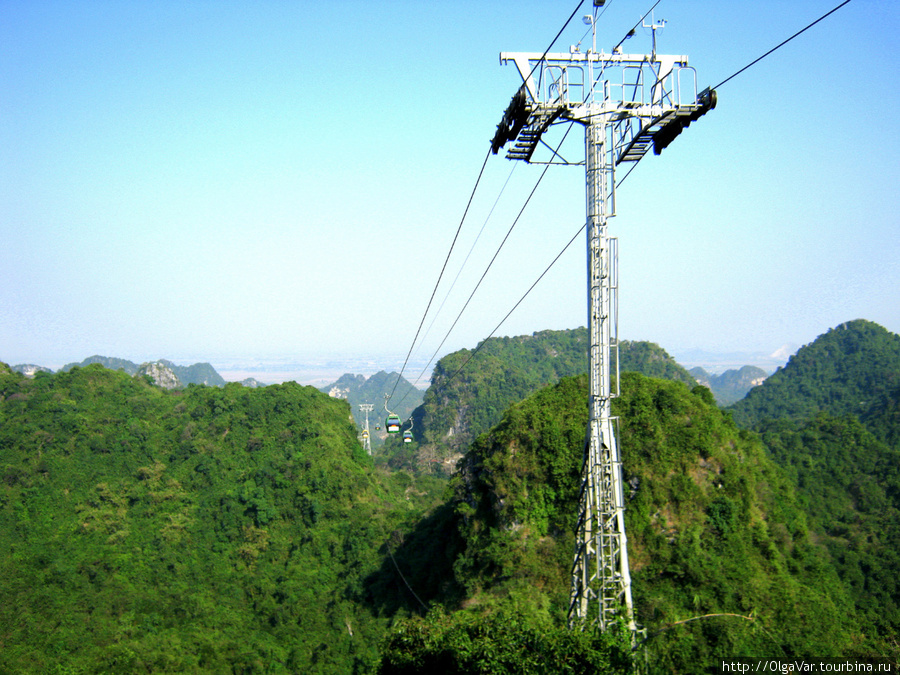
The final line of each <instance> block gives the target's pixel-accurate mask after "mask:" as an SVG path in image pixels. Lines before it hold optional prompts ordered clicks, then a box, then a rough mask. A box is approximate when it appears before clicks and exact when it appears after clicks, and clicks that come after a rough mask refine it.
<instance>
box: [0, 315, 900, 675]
mask: <svg viewBox="0 0 900 675" xmlns="http://www.w3.org/2000/svg"><path fill="white" fill-rule="evenodd" d="M585 341H586V334H585V333H584V330H583V329H581V330H580V331H560V332H556V331H548V332H546V333H539V334H535V335H534V336H532V337H525V338H502V339H500V340H498V341H496V342H493V341H489V342H488V343H486V344H485V346H484V349H482V351H481V352H479V354H478V355H477V356H476V360H473V362H472V363H471V364H470V365H469V366H468V367H467V368H466V370H465V371H463V372H462V373H460V375H459V376H458V377H455V378H453V379H452V380H451V381H450V383H449V385H448V384H447V378H449V377H450V376H451V375H452V374H453V373H454V372H455V371H456V370H457V369H458V368H459V366H460V365H461V363H462V362H464V361H465V360H466V359H468V357H469V356H470V355H471V352H465V351H463V352H458V353H456V354H452V355H450V356H448V357H446V358H445V359H443V360H442V361H441V363H440V364H439V370H438V371H436V375H435V383H434V384H433V386H432V388H431V390H429V392H428V395H427V396H426V399H425V403H424V405H423V406H422V407H420V408H419V409H418V410H417V413H416V414H418V415H419V416H420V417H419V419H418V421H417V422H416V424H417V426H416V435H417V442H416V443H412V444H407V445H404V444H402V443H399V442H395V444H394V447H393V448H391V447H390V445H389V446H388V449H389V450H391V452H386V453H384V454H383V455H382V458H381V459H382V460H383V462H382V463H381V464H380V465H379V466H375V465H373V462H372V458H369V457H367V456H366V455H365V454H364V453H363V452H362V449H361V447H360V444H359V442H358V440H357V436H356V434H357V429H356V428H355V426H354V424H353V422H352V419H351V415H350V413H351V411H350V408H349V406H348V404H347V402H346V401H343V400H338V399H333V398H329V397H328V396H326V395H325V394H323V393H321V392H319V391H317V390H315V389H313V388H312V387H302V386H299V385H297V384H295V383H288V384H284V385H277V386H270V387H266V388H261V389H248V388H244V387H241V386H240V385H237V384H229V385H226V386H224V387H221V388H216V387H207V386H189V387H187V388H185V389H182V390H178V391H164V390H162V389H160V388H158V387H156V386H154V385H152V384H151V383H150V382H149V380H148V378H145V377H141V376H137V377H129V376H128V375H127V374H126V373H124V372H114V371H111V370H108V369H104V368H102V367H100V366H99V365H89V366H86V367H76V368H73V369H71V370H70V371H69V372H61V373H57V374H49V373H38V374H37V375H36V376H35V377H34V378H33V379H28V378H26V377H24V376H22V375H20V374H17V373H14V372H12V371H11V370H10V369H9V368H8V367H6V366H5V365H3V364H0V569H2V570H3V583H2V584H0V673H5V672H10V673H94V672H111V673H112V672H122V673H126V672H127V673H131V672H136V671H137V672H141V671H148V672H233V673H256V672H259V673H263V672H268V673H293V672H316V673H348V672H360V673H368V672H382V673H414V672H428V671H435V672H441V671H442V672H460V673H462V672H493V673H525V672H535V673H540V672H572V673H579V672H607V673H626V672H633V668H634V665H635V664H644V665H645V670H647V671H649V672H659V673H696V672H706V671H708V670H709V669H710V668H713V667H715V666H717V665H718V664H719V662H720V659H721V658H722V657H723V656H737V655H741V656H765V657H772V656H778V657H788V658H803V657H822V656H850V657H852V656H871V655H880V656H889V657H891V658H892V659H893V660H894V661H895V662H896V661H897V659H898V656H900V654H898V649H897V644H898V627H900V623H898V622H900V591H898V585H897V581H896V570H897V569H898V567H900V554H898V553H897V551H900V525H898V523H900V448H898V445H897V441H898V438H900V433H898V430H900V426H898V421H900V406H898V381H900V368H898V362H897V360H896V359H895V356H896V355H897V354H900V351H897V349H896V348H897V342H898V338H897V336H894V335H892V334H890V333H888V332H887V331H884V329H881V328H880V327H878V326H875V325H874V324H870V323H868V322H850V323H849V324H844V325H843V326H841V327H839V328H837V329H835V330H833V331H830V332H829V333H828V334H826V335H824V336H822V337H821V338H819V340H817V341H816V342H814V343H813V344H812V345H809V346H807V347H804V349H803V350H801V352H800V353H798V355H797V356H796V357H794V358H793V359H792V360H791V362H790V363H789V364H788V366H787V367H785V368H784V369H783V370H782V371H779V373H776V375H777V377H776V376H772V378H770V380H769V381H767V382H766V383H764V384H763V385H761V386H760V387H757V388H756V389H754V390H753V391H752V392H751V393H750V395H748V397H747V400H746V401H744V402H742V403H739V404H738V405H737V406H735V407H734V408H733V412H731V411H723V410H721V409H720V408H718V407H717V405H716V403H715V401H714V398H713V395H712V393H711V392H710V390H709V389H707V388H705V387H702V386H694V385H692V384H691V382H692V378H691V377H690V375H688V374H687V373H686V372H684V371H683V369H681V368H680V367H678V366H677V364H674V362H672V361H671V359H670V358H669V357H668V355H666V354H665V352H663V351H662V350H661V349H659V348H658V347H656V346H655V345H650V344H648V343H623V345H622V349H621V362H622V363H621V371H622V374H621V376H620V384H621V397H619V398H617V399H615V401H614V412H615V413H616V414H617V415H619V417H620V420H621V425H620V446H621V450H622V454H623V466H624V473H625V475H624V479H625V485H626V505H627V511H626V525H627V531H628V538H629V555H630V562H631V573H632V578H633V582H634V586H633V590H634V600H635V609H636V616H637V620H638V622H639V623H640V624H641V625H642V626H643V627H644V629H645V632H644V633H643V634H642V635H641V636H640V637H639V639H638V642H637V644H636V645H634V646H632V644H631V641H630V637H629V635H628V634H627V632H625V631H624V630H623V629H622V628H621V627H619V628H617V629H615V630H612V631H610V632H608V633H607V634H598V633H595V632H591V631H588V632H583V633H582V632H578V631H576V632H572V631H569V630H568V629H567V628H566V626H565V620H566V611H567V605H568V594H569V584H570V579H569V570H570V565H571V557H572V551H573V548H574V529H575V519H576V517H577V505H576V501H577V492H578V488H579V481H580V468H581V460H582V446H583V441H584V430H585V427H586V423H587V407H586V399H587V378H586V377H585V376H583V375H581V376H578V375H577V373H578V372H579V358H581V359H582V361H581V363H583V364H584V365H583V369H586V355H585V354H584V352H583V349H584V347H585ZM569 370H571V371H574V373H572V374H575V375H576V376H575V377H569V376H568V375H567V371H569ZM633 370H643V371H646V372H650V373H653V374H654V378H650V377H646V376H644V375H641V374H638V373H636V372H628V371H633ZM660 378H668V379H660ZM548 384H549V385H550V386H546V385H548ZM442 387H443V389H442ZM773 391H774V392H775V393H772V392H773ZM523 392H524V393H523ZM779 396H780V397H782V398H783V401H784V405H783V406H779V405H778V400H779ZM516 397H518V398H516ZM429 406H431V407H429ZM484 406H487V407H488V408H487V409H488V410H489V412H486V411H485V410H484V409H483V407H484ZM852 406H855V407H852ZM848 407H851V409H849V410H847V409H845V408H848ZM429 416H430V417H429ZM414 417H415V416H414ZM732 417H734V419H735V420H738V421H740V423H741V424H742V425H744V427H745V428H744V429H741V428H740V427H739V426H736V423H735V422H734V421H732ZM428 420H430V424H431V426H428V425H426V424H425V423H424V422H425V421H428ZM441 425H448V426H444V427H442V426H441ZM750 427H752V428H750ZM451 430H452V433H450V432H451ZM476 431H477V432H478V433H476ZM464 438H468V440H466V441H465V442H463V440H464ZM434 439H437V441H435V440H434ZM392 440H393V439H392ZM451 440H452V441H453V442H452V443H450V441H451ZM451 451H452V452H454V453H457V456H459V457H461V458H462V460H461V461H460V462H459V464H458V470H457V471H456V472H455V474H454V475H453V477H452V479H451V480H450V482H449V485H448V483H447V481H446V480H445V479H441V478H437V477H433V476H431V475H429V472H427V471H424V472H423V471H421V470H420V469H421V468H422V464H423V459H424V460H426V461H428V460H429V459H433V460H435V463H440V464H441V466H444V467H451V466H452V464H451V463H448V462H446V459H447V457H448V456H451V455H450V454H449V453H450V452H451ZM429 453H430V455H429ZM403 467H409V468H411V469H415V470H406V469H404V468H403Z"/></svg>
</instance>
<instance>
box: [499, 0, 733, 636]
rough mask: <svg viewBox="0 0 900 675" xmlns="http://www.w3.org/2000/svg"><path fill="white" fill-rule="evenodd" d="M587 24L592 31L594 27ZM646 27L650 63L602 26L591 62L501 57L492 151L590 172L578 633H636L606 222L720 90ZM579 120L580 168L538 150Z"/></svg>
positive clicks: (573, 601)
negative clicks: (504, 93) (643, 169)
mask: <svg viewBox="0 0 900 675" xmlns="http://www.w3.org/2000/svg"><path fill="white" fill-rule="evenodd" d="M597 4H598V3H597V2H596V0H595V5H597ZM599 4H602V3H599ZM585 22H586V23H590V24H592V25H593V24H594V23H595V20H594V17H593V16H590V15H588V16H586V17H585ZM645 27H646V28H651V29H652V30H653V50H652V53H651V54H649V55H644V54H641V55H634V54H623V53H622V51H621V49H620V48H619V45H617V46H616V48H614V49H613V53H612V54H604V53H603V52H599V53H598V52H597V51H596V26H594V38H593V45H594V47H593V48H592V49H589V50H588V51H587V52H581V51H579V48H578V47H572V48H571V49H570V51H569V53H568V54H553V53H547V54H538V53H501V54H500V62H501V64H505V63H508V62H512V63H514V64H515V65H516V67H517V68H518V71H519V74H520V75H521V76H522V81H523V84H522V86H521V87H520V88H519V90H518V92H517V93H516V95H515V96H513V99H512V101H511V102H510V105H509V107H508V108H507V110H506V112H505V114H504V116H503V119H502V120H501V122H500V124H499V125H498V127H497V133H496V134H495V136H494V138H493V141H492V143H491V148H492V150H493V151H494V153H497V152H498V151H499V149H500V148H501V147H503V146H504V145H505V144H506V143H507V142H513V145H512V146H511V147H510V148H509V149H508V150H507V157H508V158H509V159H515V160H523V161H526V162H530V163H544V164H546V163H552V164H573V163H574V164H583V165H584V166H585V183H586V213H587V222H586V230H587V267H588V274H587V291H588V332H589V334H590V378H589V379H590V399H589V409H590V410H589V421H588V429H587V433H586V438H585V447H584V460H583V468H582V485H581V496H580V506H579V511H580V512H579V519H578V526H577V532H576V545H575V554H574V561H573V565H572V590H571V597H570V604H569V625H570V627H572V628H578V627H586V626H590V625H598V626H599V627H600V628H601V629H602V630H606V629H607V628H608V627H609V626H610V625H611V623H612V622H613V621H614V620H615V619H616V618H617V617H619V616H621V617H622V618H623V619H624V621H625V623H626V625H628V627H629V628H630V629H631V630H632V631H634V630H635V622H634V614H633V609H632V600H631V575H630V572H629V567H628V547H627V540H626V536H625V504H624V490H623V486H622V480H623V479H622V463H621V459H620V456H619V449H618V446H617V444H616V433H615V425H616V422H617V420H616V418H614V417H613V416H612V412H611V402H612V399H613V398H614V397H615V396H616V395H617V394H618V391H617V386H618V377H617V375H618V336H617V299H616V297H617V295H616V294H617V288H618V282H617V274H616V265H617V258H618V256H617V246H616V240H615V239H614V238H611V237H610V236H609V234H608V221H609V219H610V218H612V217H613V216H614V215H615V190H616V180H615V176H616V168H617V167H618V166H620V165H621V164H623V163H632V164H633V163H635V162H638V161H639V160H640V159H641V158H642V157H643V156H644V155H645V154H646V152H647V151H648V150H649V149H650V147H653V149H654V152H655V153H656V154H659V153H660V152H661V151H662V149H663V148H665V147H666V146H667V145H668V144H669V143H670V142H671V141H672V140H673V139H674V138H675V137H676V136H677V135H678V134H680V133H681V131H682V130H683V129H684V128H685V127H687V126H688V125H689V124H690V123H691V122H692V121H694V120H696V119H698V118H699V117H700V116H701V115H703V114H704V113H706V112H707V111H708V110H710V109H711V108H713V107H715V103H716V95H715V92H714V91H710V90H708V89H707V90H704V91H703V92H701V93H700V94H698V93H697V79H696V72H695V71H694V70H693V69H692V68H690V67H689V66H688V63H687V57H686V56H658V55H657V54H656V33H655V31H656V29H657V28H658V27H659V25H656V24H652V25H649V26H645ZM623 42H624V40H623ZM620 45H621V43H620ZM571 122H577V123H579V124H581V125H583V126H584V129H585V157H584V161H583V162H582V161H578V162H568V161H566V160H564V159H563V158H562V157H561V155H560V154H559V153H558V149H557V150H554V149H552V148H550V146H549V145H546V144H545V143H544V142H543V140H542V136H543V134H544V133H545V132H547V131H548V130H549V129H550V128H551V127H552V126H554V125H559V124H569V123H571ZM539 143H540V144H544V145H546V147H547V148H550V149H551V153H552V155H551V156H550V157H549V158H548V159H546V160H545V161H539V160H536V159H535V158H534V154H535V150H536V149H537V148H538V144H539Z"/></svg>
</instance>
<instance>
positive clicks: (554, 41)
mask: <svg viewBox="0 0 900 675" xmlns="http://www.w3.org/2000/svg"><path fill="white" fill-rule="evenodd" d="M583 4H584V0H580V1H579V3H578V5H577V6H576V7H575V9H574V10H573V11H572V13H571V14H570V15H569V18H568V19H566V22H565V23H564V24H563V26H562V28H560V29H559V32H558V33H557V34H556V37H554V38H553V40H552V41H551V42H550V45H549V46H548V47H547V49H545V50H544V54H543V56H541V61H543V60H544V59H545V58H546V56H547V54H548V53H549V52H550V50H551V49H553V45H554V44H556V41H557V40H558V39H559V37H560V35H562V34H563V31H564V30H565V29H566V27H567V26H568V25H569V23H570V22H571V21H572V19H573V18H574V16H575V15H576V14H577V13H578V10H579V9H581V6H582V5H583ZM538 63H540V61H538ZM535 68H537V64H535V66H534V68H532V69H531V72H532V73H534V69H535ZM490 155H491V151H490V150H488V153H487V156H486V157H485V158H484V163H483V164H482V165H481V171H479V172H478V178H477V179H476V180H475V186H474V187H473V188H472V194H471V195H470V196H469V202H468V203H467V204H466V209H465V211H464V212H463V217H462V219H461V220H460V222H459V227H458V228H457V230H456V235H455V236H454V237H453V242H452V243H451V244H450V250H449V251H448V252H447V258H446V259H445V260H444V266H443V267H442V268H441V273H440V275H438V280H437V283H435V285H434V290H433V291H432V292H431V298H430V299H429V300H428V305H427V306H426V307H425V312H424V313H423V314H422V320H421V321H420V322H419V327H418V328H417V329H416V335H415V337H413V341H412V344H411V345H410V347H409V351H408V352H407V353H406V359H405V360H404V361H403V366H402V367H401V368H400V376H401V377H402V376H403V373H404V372H405V371H406V366H407V364H408V363H409V357H410V355H411V354H412V350H413V348H414V347H415V346H416V340H418V338H419V333H420V332H421V330H422V324H424V323H425V317H427V316H428V310H429V309H430V308H431V303H432V301H433V300H434V295H435V293H436V292H437V289H438V286H439V285H440V283H441V278H442V277H443V275H444V270H445V269H446V268H447V262H448V261H449V260H450V255H451V254H452V253H453V247H454V245H455V244H456V239H457V237H459V232H460V230H461V229H462V225H463V222H465V219H466V214H467V213H468V211H469V207H470V206H471V205H472V199H473V198H474V196H475V191H476V190H477V189H478V184H479V183H480V182H481V176H482V175H483V174H484V167H485V165H487V160H488V157H490ZM399 382H400V378H399V377H398V378H397V382H395V383H394V388H393V389H392V390H391V393H390V396H388V398H389V399H390V398H392V397H393V396H394V392H395V391H397V384H399Z"/></svg>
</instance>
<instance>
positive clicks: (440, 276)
mask: <svg viewBox="0 0 900 675" xmlns="http://www.w3.org/2000/svg"><path fill="white" fill-rule="evenodd" d="M490 156H491V151H490V149H488V151H487V154H486V155H485V156H484V162H482V164H481V170H480V171H479V172H478V178H476V179H475V185H474V187H473V188H472V193H471V194H470V195H469V201H468V203H466V208H465V210H464V211H463V215H462V218H461V219H460V221H459V227H457V228H456V234H455V235H453V241H452V242H451V243H450V250H449V251H447V257H446V258H445V259H444V266H443V267H441V273H440V274H439V275H438V279H437V282H436V283H435V284H434V289H433V290H432V291H431V297H430V298H429V299H428V305H427V306H426V307H425V312H424V313H423V314H422V320H421V321H419V327H418V328H417V329H416V335H415V337H414V338H413V341H412V344H411V345H410V346H409V351H408V352H406V358H405V359H404V361H403V367H402V368H400V375H399V376H398V377H397V381H396V382H394V388H393V389H391V393H390V394H389V395H388V397H387V398H388V400H390V399H391V398H393V396H394V392H395V391H397V385H398V384H400V378H401V377H403V371H405V370H406V364H407V363H409V356H410V354H412V350H413V347H415V346H416V340H418V339H419V332H420V331H421V330H422V324H424V323H425V317H426V316H428V310H429V309H431V303H432V302H433V301H434V295H435V293H437V289H438V286H439V285H440V283H441V279H442V278H443V276H444V270H446V269H447V263H448V262H450V255H451V254H452V253H453V247H454V246H455V245H456V240H457V239H458V238H459V233H460V231H461V230H462V226H463V223H464V222H465V221H466V215H467V214H468V213H469V207H470V206H472V200H473V199H474V198H475V191H476V190H478V184H479V183H481V177H482V176H483V175H484V167H485V166H487V161H488V158H489V157H490Z"/></svg>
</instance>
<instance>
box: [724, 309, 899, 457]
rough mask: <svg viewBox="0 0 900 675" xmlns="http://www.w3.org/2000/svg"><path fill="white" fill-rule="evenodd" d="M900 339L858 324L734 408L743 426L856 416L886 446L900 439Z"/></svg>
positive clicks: (820, 341) (808, 350) (804, 352)
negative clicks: (823, 416) (890, 440)
mask: <svg viewBox="0 0 900 675" xmlns="http://www.w3.org/2000/svg"><path fill="white" fill-rule="evenodd" d="M898 401H900V336H898V335H896V334H894V333H891V332H890V331H888V330H886V329H884V328H882V327H881V326H879V325H878V324H876V323H872V322H871V321H865V320H863V319H857V320H856V321H848V322H847V323H844V324H841V325H840V326H838V327H837V328H832V329H830V330H829V331H828V332H827V333H825V334H823V335H820V336H819V337H818V338H816V340H815V341H813V342H812V343H810V344H808V345H806V346H805V347H802V348H801V349H800V350H799V351H798V352H797V353H796V354H795V355H794V356H792V357H791V358H790V360H789V361H788V363H787V365H786V366H785V367H784V368H782V369H780V370H778V371H776V372H775V373H773V374H772V375H771V376H770V377H769V378H768V379H767V380H766V381H765V382H764V383H763V384H762V385H761V386H759V387H756V388H754V389H752V390H751V391H750V392H749V393H748V394H747V396H746V397H745V398H744V399H743V400H741V401H738V402H737V403H736V404H734V405H733V406H732V407H731V410H732V411H733V412H734V419H735V421H736V422H738V424H740V425H742V426H746V427H753V426H755V425H756V424H758V423H760V422H762V421H765V420H774V419H798V420H799V419H809V418H812V417H814V416H815V415H816V414H818V413H820V412H826V413H830V414H832V415H855V416H856V417H858V418H860V419H861V420H863V422H865V423H866V424H867V426H869V427H870V430H871V431H872V432H873V433H874V434H875V435H876V436H878V437H879V438H881V439H882V440H886V439H887V438H889V437H893V438H898V437H900V415H898V414H897V411H898Z"/></svg>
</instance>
